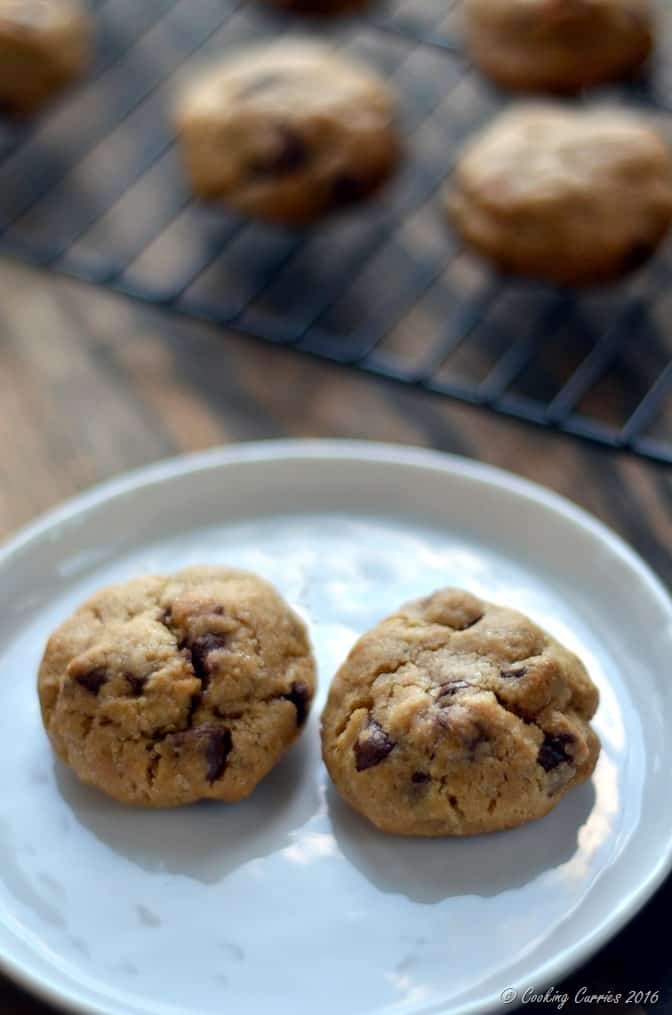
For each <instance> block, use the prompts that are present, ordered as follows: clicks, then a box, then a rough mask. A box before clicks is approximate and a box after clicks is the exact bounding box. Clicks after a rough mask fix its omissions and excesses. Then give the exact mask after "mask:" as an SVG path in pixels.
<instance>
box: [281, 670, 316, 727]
mask: <svg viewBox="0 0 672 1015" xmlns="http://www.w3.org/2000/svg"><path fill="white" fill-rule="evenodd" d="M281 697H282V698H283V699H284V700H285V701H291V703H292V705H293V706H294V708H295V709H296V725H297V726H303V724H304V723H305V721H306V719H307V718H308V706H309V705H310V690H309V688H308V684H304V682H303V681H302V680H301V681H298V682H297V683H295V684H292V689H291V691H290V692H289V694H283V695H281Z"/></svg>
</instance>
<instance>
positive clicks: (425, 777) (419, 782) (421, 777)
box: [411, 772, 432, 786]
mask: <svg viewBox="0 0 672 1015" xmlns="http://www.w3.org/2000/svg"><path fill="white" fill-rule="evenodd" d="M431 779H432V777H431V775H429V774H428V773H427V772H414V773H413V775H412V776H411V782H412V783H413V784H414V785H416V786H424V785H425V783H428V782H431Z"/></svg>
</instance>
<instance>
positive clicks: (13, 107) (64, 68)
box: [0, 0, 91, 116]
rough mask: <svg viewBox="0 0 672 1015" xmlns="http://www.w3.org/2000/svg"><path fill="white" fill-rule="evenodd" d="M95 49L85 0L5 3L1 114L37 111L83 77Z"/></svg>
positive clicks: (0, 7) (1, 7) (0, 1)
mask: <svg viewBox="0 0 672 1015" xmlns="http://www.w3.org/2000/svg"><path fill="white" fill-rule="evenodd" d="M90 50H91V26H90V22H89V18H88V15H87V13H86V9H85V8H84V6H83V4H82V3H81V2H80V0H0V110H2V111H3V112H8V113H10V114H11V115H13V116H26V115H29V114H30V113H34V112H35V111H36V110H37V109H39V108H40V107H41V106H43V105H44V104H45V103H46V102H48V101H50V100H51V99H52V98H53V97H54V96H55V95H57V94H58V92H60V91H61V90H62V89H63V88H64V87H65V86H66V85H68V84H70V82H72V81H74V80H75V79H76V78H78V77H80V76H81V75H82V74H83V73H84V71H85V69H86V66H87V64H88V62H89V56H90Z"/></svg>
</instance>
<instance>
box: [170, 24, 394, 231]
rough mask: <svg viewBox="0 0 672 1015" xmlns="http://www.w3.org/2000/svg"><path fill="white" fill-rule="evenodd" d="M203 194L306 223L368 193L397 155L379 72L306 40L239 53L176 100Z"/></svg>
mask: <svg viewBox="0 0 672 1015" xmlns="http://www.w3.org/2000/svg"><path fill="white" fill-rule="evenodd" d="M176 119H177V126H178V134H179V138H180V142H181V146H182V151H183V157H184V163H185V166H186V171H187V174H188V177H189V179H190V181H191V185H192V188H193V190H194V191H195V193H196V194H197V195H198V196H199V197H201V198H203V199H206V200H210V201H221V202H222V203H224V204H227V205H229V206H230V207H231V208H234V209H236V210H238V211H240V212H243V213H244V214H248V215H251V216H256V217H259V218H262V219H266V220H268V221H271V222H278V223H290V224H291V223H305V222H310V221H313V220H315V219H318V218H320V217H322V216H324V215H327V214H329V213H330V212H334V211H336V210H339V209H342V208H344V207H347V206H349V205H352V204H354V203H356V202H359V201H362V200H364V199H365V198H368V197H369V196H370V195H371V194H373V193H374V192H375V191H377V190H378V189H379V187H381V185H382V184H383V183H384V182H385V181H386V180H387V179H388V177H389V176H390V174H391V173H392V171H393V169H394V167H395V163H396V162H397V158H398V152H399V142H398V138H397V132H396V129H395V125H394V102H393V99H392V96H391V94H390V91H389V90H388V88H387V86H386V85H385V83H384V82H383V81H382V80H381V79H380V78H379V77H378V75H377V74H376V73H374V72H373V71H370V70H368V69H366V68H364V67H360V66H358V65H357V64H353V63H351V62H350V61H349V60H345V59H344V58H343V57H341V56H339V55H338V54H337V53H335V52H334V51H333V50H331V49H330V48H329V47H327V46H324V45H320V44H318V43H313V42H307V41H293V42H278V43H275V44H271V45H267V46H257V47H253V48H250V49H248V50H247V51H244V52H240V53H238V54H237V55H236V56H234V57H231V58H230V59H228V60H227V61H225V62H224V63H222V64H221V65H220V66H219V67H215V68H213V69H212V70H210V71H209V72H208V73H206V74H205V75H204V76H203V77H201V78H200V79H198V80H197V81H196V82H194V83H193V84H192V85H191V86H190V87H188V88H187V90H186V91H185V93H184V94H183V95H182V96H181V98H180V100H179V102H178V105H177V115H176Z"/></svg>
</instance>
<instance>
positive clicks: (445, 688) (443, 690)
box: [436, 680, 473, 701]
mask: <svg viewBox="0 0 672 1015" xmlns="http://www.w3.org/2000/svg"><path fill="white" fill-rule="evenodd" d="M472 687H473V684H470V683H468V682H467V681H466V680H449V681H448V682H447V683H445V684H441V686H440V687H439V693H438V694H437V696H436V700H437V701H440V700H441V698H452V697H454V695H456V694H460V693H461V692H462V691H468V690H470V689H471V688H472Z"/></svg>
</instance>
